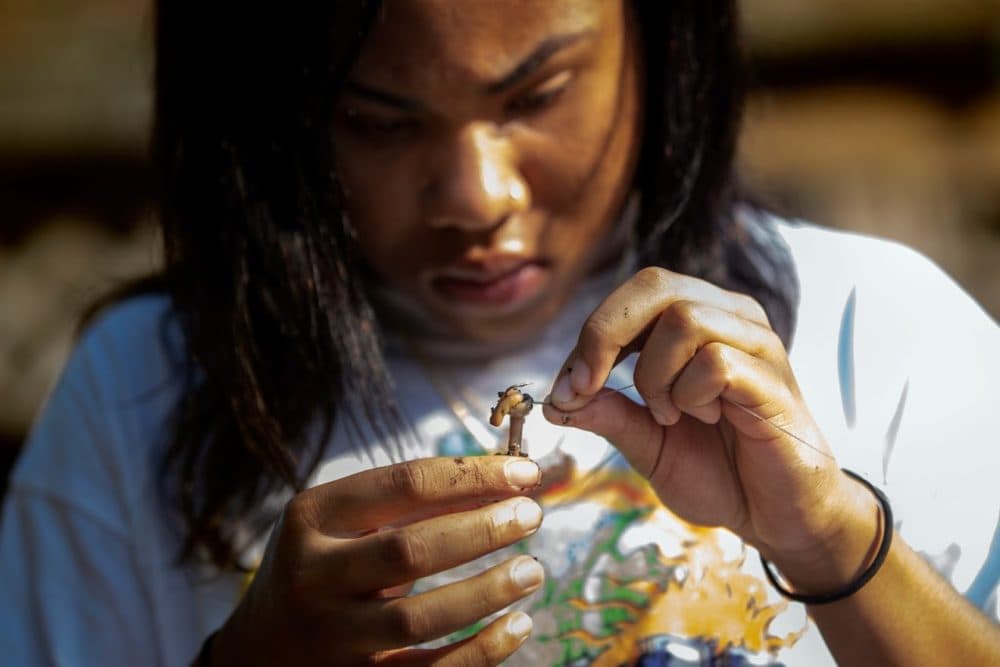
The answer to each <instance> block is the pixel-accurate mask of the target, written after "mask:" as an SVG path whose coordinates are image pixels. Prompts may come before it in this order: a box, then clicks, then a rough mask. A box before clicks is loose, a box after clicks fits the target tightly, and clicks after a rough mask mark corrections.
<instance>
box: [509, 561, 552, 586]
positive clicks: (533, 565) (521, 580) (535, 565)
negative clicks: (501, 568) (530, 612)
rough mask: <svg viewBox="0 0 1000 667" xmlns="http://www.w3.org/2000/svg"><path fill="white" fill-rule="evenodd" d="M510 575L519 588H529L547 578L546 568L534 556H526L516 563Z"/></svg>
mask: <svg viewBox="0 0 1000 667" xmlns="http://www.w3.org/2000/svg"><path fill="white" fill-rule="evenodd" d="M510 576H511V577H512V578H513V579H514V583H515V584H517V586H518V588H522V589H525V590H527V589H529V588H534V587H535V586H537V585H538V584H540V583H542V580H543V579H544V578H545V569H544V568H543V567H542V564H541V563H539V562H538V561H536V560H535V559H534V558H524V559H522V560H521V561H519V562H518V563H517V564H516V565H514V569H513V570H511V573H510Z"/></svg>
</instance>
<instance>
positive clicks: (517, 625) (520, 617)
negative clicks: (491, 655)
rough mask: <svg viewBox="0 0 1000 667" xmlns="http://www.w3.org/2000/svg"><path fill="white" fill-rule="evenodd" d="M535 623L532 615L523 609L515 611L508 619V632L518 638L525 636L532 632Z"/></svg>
mask: <svg viewBox="0 0 1000 667" xmlns="http://www.w3.org/2000/svg"><path fill="white" fill-rule="evenodd" d="M533 626H534V623H532V622H531V617H530V616H528V615H527V614H525V613H524V612H522V611H515V612H514V613H513V614H511V615H510V620H509V621H507V632H508V633H509V634H510V635H512V636H514V637H518V638H522V639H523V638H525V637H527V636H528V634H530V633H531V628H532V627H533Z"/></svg>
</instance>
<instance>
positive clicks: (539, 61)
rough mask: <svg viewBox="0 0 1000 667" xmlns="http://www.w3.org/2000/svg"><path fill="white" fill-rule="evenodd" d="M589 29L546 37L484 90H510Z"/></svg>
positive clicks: (356, 89)
mask: <svg viewBox="0 0 1000 667" xmlns="http://www.w3.org/2000/svg"><path fill="white" fill-rule="evenodd" d="M592 32H593V31H591V30H581V31H580V32H573V33H566V34H564V35H554V36H552V37H549V38H547V39H545V40H544V41H543V42H542V43H541V44H539V45H538V46H537V47H536V48H535V50H534V51H532V52H531V53H530V54H529V55H528V56H527V57H526V58H525V59H524V60H522V61H521V62H519V63H518V64H517V65H515V66H514V68H513V69H511V70H510V71H509V72H508V73H507V74H504V75H503V76H502V77H500V78H499V79H497V80H496V81H493V82H491V83H488V84H487V85H486V87H485V91H486V92H487V93H488V94H491V95H494V94H496V93H502V92H504V91H506V90H509V89H510V88H512V87H514V86H515V85H517V84H518V83H520V82H521V81H523V80H524V79H526V78H528V77H529V76H531V75H532V74H534V73H535V72H537V71H538V70H539V69H540V68H541V67H542V65H544V64H545V63H546V62H548V60H549V59H550V58H552V56H554V55H555V54H556V53H558V52H559V51H562V50H563V49H565V48H567V47H568V46H570V45H572V44H575V43H576V42H578V41H580V40H581V39H583V38H584V37H589V36H590V35H591V34H592ZM346 89H347V92H349V93H352V94H354V95H358V96H360V97H364V98H367V99H369V100H371V101H373V102H378V103H379V104H383V105H385V106H390V107H393V108H396V109H398V110H400V111H411V112H412V111H420V110H422V109H424V105H423V104H422V103H421V102H419V101H417V100H414V99H410V98H407V97H402V96H400V95H396V94H394V93H390V92H387V91H385V90H382V89H380V88H376V87H374V86H369V85H367V84H364V83H361V82H360V81H354V80H351V81H348V82H347V84H346Z"/></svg>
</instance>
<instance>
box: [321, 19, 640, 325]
mask: <svg viewBox="0 0 1000 667" xmlns="http://www.w3.org/2000/svg"><path fill="white" fill-rule="evenodd" d="M626 4H627V3H624V2H610V1H608V0H546V1H545V2H538V1H537V0H489V1H482V2H480V1H476V2H461V3H456V2H454V0H391V1H389V2H385V3H384V9H383V13H382V16H381V17H380V18H379V19H378V20H377V22H376V25H375V26H374V29H373V31H372V33H371V35H370V37H369V38H368V40H367V41H366V43H365V46H364V48H363V49H362V51H361V54H360V56H359V59H358V61H357V63H356V65H355V67H354V69H353V71H352V72H351V75H350V77H349V82H348V84H347V86H346V88H345V91H344V93H343V95H342V96H341V99H340V102H339V105H338V111H337V116H336V119H335V122H334V138H335V143H336V151H337V164H338V169H339V171H340V177H341V179H342V182H343V184H344V187H345V190H346V192H347V196H348V208H349V211H350V214H351V217H352V220H353V221H354V225H355V227H356V228H357V232H358V242H359V244H360V247H361V251H362V253H363V256H364V259H365V261H366V263H367V264H368V265H369V266H370V267H371V269H372V270H373V271H374V272H375V274H376V275H377V277H378V279H379V281H380V282H381V283H383V284H385V285H387V286H389V287H392V288H394V289H396V290H399V291H401V292H403V293H404V294H406V295H407V296H408V297H410V298H411V299H414V300H416V302H417V303H418V304H420V306H421V307H422V308H423V309H425V310H426V311H428V312H429V314H430V315H431V316H432V317H434V318H435V319H437V320H439V321H441V322H443V323H444V324H445V325H446V326H447V327H448V328H449V329H450V330H452V331H453V332H454V333H455V334H456V335H459V336H462V337H466V338H473V339H479V340H496V339H502V338H507V337H516V336H519V335H526V334H529V333H531V332H532V331H533V330H536V329H537V327H539V326H541V325H543V324H544V323H545V322H547V321H548V320H549V319H550V318H551V317H552V316H553V315H554V314H555V313H556V312H557V311H558V310H559V309H560V307H561V306H562V305H563V304H564V303H565V302H566V301H567V299H568V298H569V296H570V295H571V293H572V290H573V289H574V287H575V286H576V285H577V284H578V283H579V281H580V280H581V278H582V277H583V276H585V275H586V274H587V272H588V271H591V270H593V269H594V268H595V267H596V266H598V265H599V263H601V262H602V261H606V260H607V259H608V258H609V257H610V256H612V253H613V252H614V251H616V250H617V249H619V248H616V247H614V242H613V239H612V236H613V234H612V228H613V226H614V223H615V221H616V219H617V217H618V215H619V213H620V210H621V208H622V206H623V204H624V202H625V200H626V197H627V194H628V190H629V185H630V182H631V175H632V170H633V168H634V163H635V157H636V154H637V152H638V141H639V135H640V117H639V115H640V104H639V95H640V90H639V76H638V48H637V44H636V37H635V36H634V34H633V33H634V30H633V28H632V26H631V25H630V20H631V18H630V16H629V13H628V9H627V6H626Z"/></svg>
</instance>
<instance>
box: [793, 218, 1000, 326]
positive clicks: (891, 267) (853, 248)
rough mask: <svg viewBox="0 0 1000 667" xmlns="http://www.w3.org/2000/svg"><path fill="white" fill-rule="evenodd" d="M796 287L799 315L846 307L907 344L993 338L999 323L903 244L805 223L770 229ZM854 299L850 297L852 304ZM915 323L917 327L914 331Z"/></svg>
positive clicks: (923, 258) (840, 309)
mask: <svg viewBox="0 0 1000 667" xmlns="http://www.w3.org/2000/svg"><path fill="white" fill-rule="evenodd" d="M775 228H776V229H777V230H778V232H779V234H780V235H781V237H782V239H783V240H784V241H785V243H786V244H787V245H788V247H789V250H790V252H791V256H792V260H793V262H794V263H795V269H796V274H797V275H798V278H799V283H800V285H801V290H802V293H801V304H800V315H801V314H803V313H804V314H806V315H808V314H809V313H811V312H814V311H817V310H823V311H829V310H831V309H835V310H837V311H842V309H843V308H845V306H846V304H847V303H848V301H850V300H852V299H853V300H855V301H856V308H857V309H858V311H860V310H861V309H864V310H865V311H866V314H867V315H868V319H869V320H870V321H877V323H878V326H879V327H880V328H882V329H884V330H892V331H896V330H898V329H899V328H900V327H902V326H905V327H907V328H906V329H905V333H906V334H907V337H908V338H913V337H921V338H922V337H925V336H932V337H933V336H936V335H942V334H943V333H945V331H947V330H953V331H957V330H962V331H964V332H965V334H966V335H972V334H975V335H987V336H990V337H992V336H993V335H995V333H996V323H995V322H994V321H993V320H992V318H991V317H990V316H989V315H988V314H987V313H986V312H985V311H984V310H983V308H982V307H981V306H980V305H979V304H978V303H977V302H976V301H975V299H973V298H972V296H970V295H969V294H968V293H967V292H966V291H965V290H964V289H963V288H962V287H961V286H959V285H958V284H957V283H956V282H955V281H954V280H953V279H952V278H951V277H950V276H948V275H947V274H946V273H945V272H944V271H942V270H941V268H940V267H938V266H937V265H936V264H935V263H934V262H933V261H932V260H930V259H928V258H927V257H926V256H924V255H923V254H921V253H919V252H917V251H916V250H914V249H912V248H910V247H908V246H906V245H903V244H901V243H898V242H895V241H890V240H887V239H881V238H877V237H872V236H866V235H862V234H856V233H851V232H844V231H837V230H832V229H827V228H823V227H819V226H816V225H812V224H808V223H803V222H788V221H775ZM852 294H853V295H854V296H853V297H852ZM915 323H919V324H920V326H919V327H917V328H912V325H914V324H915Z"/></svg>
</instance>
